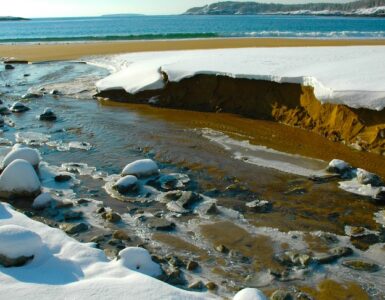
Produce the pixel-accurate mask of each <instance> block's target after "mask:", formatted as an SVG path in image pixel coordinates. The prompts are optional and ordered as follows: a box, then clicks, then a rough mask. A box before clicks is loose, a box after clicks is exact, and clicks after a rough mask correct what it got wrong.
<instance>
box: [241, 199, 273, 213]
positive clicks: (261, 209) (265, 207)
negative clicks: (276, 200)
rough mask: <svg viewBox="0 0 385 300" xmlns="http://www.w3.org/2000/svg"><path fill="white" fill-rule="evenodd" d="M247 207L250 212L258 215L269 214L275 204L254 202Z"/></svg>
mask: <svg viewBox="0 0 385 300" xmlns="http://www.w3.org/2000/svg"><path fill="white" fill-rule="evenodd" d="M245 205H246V207H247V209H248V210H249V211H251V212H256V213H267V212H269V211H271V209H272V208H273V204H272V203H271V202H269V201H266V200H254V201H251V202H247V203H246V204H245Z"/></svg>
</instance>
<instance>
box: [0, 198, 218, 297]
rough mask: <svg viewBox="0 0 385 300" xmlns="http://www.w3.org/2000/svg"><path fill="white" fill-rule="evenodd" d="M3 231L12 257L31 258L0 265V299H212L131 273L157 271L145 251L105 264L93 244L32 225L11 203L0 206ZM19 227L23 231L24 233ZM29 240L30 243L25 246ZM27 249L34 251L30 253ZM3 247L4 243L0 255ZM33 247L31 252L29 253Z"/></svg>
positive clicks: (39, 225)
mask: <svg viewBox="0 0 385 300" xmlns="http://www.w3.org/2000/svg"><path fill="white" fill-rule="evenodd" d="M10 225H17V226H20V227H16V226H10ZM4 227H5V228H6V229H8V228H9V230H6V231H4V230H3V231H4V232H5V233H4V234H6V237H7V239H6V241H5V240H4V239H1V238H2V234H3V231H1V232H0V235H1V236H0V241H1V243H2V244H3V243H4V242H9V243H12V245H10V246H12V249H11V250H13V253H19V254H20V253H21V255H28V256H30V255H31V254H32V255H34V258H33V259H32V261H30V262H29V263H28V264H27V265H25V266H23V267H17V268H4V267H2V266H0V282H1V285H0V294H1V298H4V299H35V298H39V299H127V298H135V299H208V298H213V297H214V296H212V295H210V294H209V293H192V292H187V291H183V290H180V289H177V288H175V287H172V286H170V285H168V284H166V283H163V282H161V281H159V280H156V279H154V278H152V277H149V276H147V275H144V274H141V273H138V272H136V271H132V270H130V269H129V268H131V267H132V266H133V265H135V267H136V268H137V269H139V268H138V267H137V266H139V265H143V271H144V272H147V273H149V274H155V273H157V272H155V271H156V270H155V271H154V269H156V268H159V266H157V265H155V263H153V262H152V261H151V259H150V256H149V255H144V254H143V253H142V252H143V251H145V250H144V249H138V250H123V251H125V252H124V253H122V257H121V259H120V260H113V261H109V260H108V259H107V258H106V257H105V255H104V253H103V251H101V250H99V249H96V248H94V247H93V244H82V243H79V242H77V241H76V240H74V239H72V238H70V237H68V236H67V235H66V234H65V233H64V232H62V231H61V230H59V229H54V228H51V227H49V226H47V225H45V224H42V223H39V222H36V221H33V220H31V219H29V218H28V217H27V216H25V215H24V214H22V213H19V212H16V211H15V210H14V209H13V208H12V207H11V206H10V205H8V204H5V203H0V228H4ZM20 228H21V229H22V228H25V230H24V231H25V232H24V231H22V230H21V229H20ZM27 228H28V229H27ZM10 236H12V239H10ZM24 236H27V237H29V239H27V240H24V241H23V240H19V239H18V237H20V238H23V237H24ZM39 237H40V239H41V241H40V242H39V243H38V244H39V245H40V246H39V247H37V246H36V244H37V243H36V242H35V240H39ZM30 240H31V243H32V244H31V245H29V244H28V243H27V244H26V242H29V241H30ZM30 246H31V247H33V249H32V248H30V249H28V247H30ZM4 247H5V246H4V245H2V246H1V247H0V251H1V250H3V248H4ZM7 249H8V248H7ZM23 249H28V250H27V251H26V250H23ZM31 249H32V250H33V253H30V252H31V251H32V250H31ZM8 250H9V249H8ZM8 250H7V253H8V252H9V251H8ZM11 250H10V251H11ZM138 251H141V253H138ZM11 252H12V251H11ZM148 260H149V261H148ZM154 265H155V267H154ZM139 272H140V269H139Z"/></svg>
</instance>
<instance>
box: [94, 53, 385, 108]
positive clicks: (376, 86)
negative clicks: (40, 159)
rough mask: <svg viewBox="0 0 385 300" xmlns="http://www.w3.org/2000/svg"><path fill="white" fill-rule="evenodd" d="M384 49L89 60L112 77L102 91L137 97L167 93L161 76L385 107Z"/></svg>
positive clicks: (146, 55) (100, 85) (152, 55)
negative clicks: (309, 92) (247, 82)
mask: <svg viewBox="0 0 385 300" xmlns="http://www.w3.org/2000/svg"><path fill="white" fill-rule="evenodd" d="M384 56H385V47H384V46H349V47H282V48H243V49H216V50H190V51H165V52H144V53H130V54H121V55H114V56H107V57H101V58H95V59H90V61H89V63H91V64H95V65H99V66H104V67H106V68H108V69H109V70H112V71H113V72H114V73H113V74H111V75H110V76H108V77H106V78H104V79H102V80H100V81H99V82H97V84H96V85H97V88H98V90H100V91H103V90H111V89H124V90H126V91H127V92H128V93H131V94H136V93H138V92H140V91H144V90H155V89H161V88H163V87H164V80H163V75H162V72H164V73H166V74H167V77H168V80H169V81H172V82H178V81H180V80H182V79H184V78H188V77H192V76H194V75H197V74H211V75H223V76H229V77H234V78H249V79H257V80H268V81H273V82H278V83H283V82H285V83H298V84H302V85H304V86H311V87H313V88H314V93H315V96H316V97H317V98H318V99H319V100H320V101H321V102H323V103H324V102H331V103H339V104H345V105H348V106H350V107H353V108H357V107H365V108H369V109H372V110H382V109H383V108H384V107H385V86H384V84H383V83H384V81H385V60H384V59H383V58H384Z"/></svg>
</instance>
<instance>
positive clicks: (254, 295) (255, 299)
mask: <svg viewBox="0 0 385 300" xmlns="http://www.w3.org/2000/svg"><path fill="white" fill-rule="evenodd" d="M233 300H267V298H266V296H265V295H264V294H263V293H262V292H261V291H260V290H258V289H252V288H245V289H243V290H240V291H239V292H238V293H237V294H236V295H235V296H234V298H233Z"/></svg>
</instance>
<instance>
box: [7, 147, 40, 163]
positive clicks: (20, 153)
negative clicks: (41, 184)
mask: <svg viewBox="0 0 385 300" xmlns="http://www.w3.org/2000/svg"><path fill="white" fill-rule="evenodd" d="M16 159H23V160H25V161H27V162H29V163H30V164H31V165H32V166H33V167H34V168H37V167H38V165H39V163H40V160H41V157H40V153H39V151H38V150H36V149H32V148H29V147H24V146H22V145H20V144H16V145H14V146H13V147H12V150H11V152H9V153H8V154H7V155H6V156H5V157H4V159H3V161H2V168H6V167H7V166H8V165H9V164H10V163H11V162H13V161H14V160H16Z"/></svg>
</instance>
